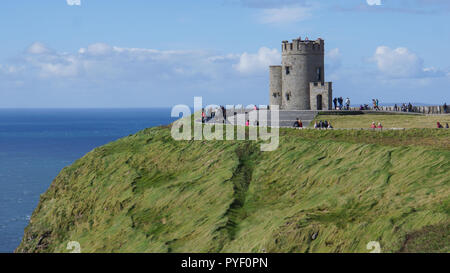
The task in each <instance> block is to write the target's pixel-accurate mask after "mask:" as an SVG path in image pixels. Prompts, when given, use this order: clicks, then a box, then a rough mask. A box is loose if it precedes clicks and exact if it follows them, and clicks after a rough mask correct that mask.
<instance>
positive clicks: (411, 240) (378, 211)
mask: <svg viewBox="0 0 450 273" xmlns="http://www.w3.org/2000/svg"><path fill="white" fill-rule="evenodd" d="M336 123H337V122H336ZM449 138H450V131H449V130H438V129H417V130H406V131H384V132H374V131H346V130H339V131H338V130H336V131H325V130H323V131H315V130H294V129H282V130H281V131H280V145H279V147H278V149H276V150H275V151H273V152H260V150H259V147H260V145H259V143H258V142H254V141H194V140H190V141H175V140H173V139H172V137H171V134H170V128H169V127H157V128H152V129H146V130H143V131H141V132H139V133H137V134H135V135H132V136H129V137H126V138H123V139H120V140H118V141H115V142H113V143H110V144H107V145H105V146H103V147H99V148H97V149H95V150H93V151H92V152H90V153H88V154H87V155H86V156H84V157H83V158H81V159H80V160H78V161H76V162H75V163H74V164H73V165H71V166H69V167H67V168H65V169H63V170H62V172H61V173H60V174H59V175H58V177H57V178H56V179H55V180H54V181H53V183H52V185H51V186H50V188H49V190H48V191H47V192H46V193H45V194H43V195H42V196H41V200H40V203H39V205H38V207H37V208H36V210H35V212H34V213H33V215H32V217H31V220H30V225H29V226H28V227H27V229H26V230H25V235H24V237H23V241H22V243H21V245H20V246H19V247H18V249H17V250H16V251H17V252H68V250H66V246H67V243H68V242H69V241H78V242H79V243H80V245H81V251H82V252H263V251H266V252H369V250H367V249H366V245H367V243H368V242H370V241H378V242H379V243H380V245H381V250H382V252H399V251H404V252H417V251H419V252H420V251H427V252H429V251H433V252H449V251H450V249H449V247H450V240H449V237H450V236H449V230H450V229H449V222H450V221H449V219H450V218H449V214H450V199H449V196H450V187H449V186H450V185H449V182H450V173H449V170H450V151H449ZM421 140H423V141H421ZM442 142H443V143H444V144H442Z"/></svg>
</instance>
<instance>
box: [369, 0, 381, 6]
mask: <svg viewBox="0 0 450 273" xmlns="http://www.w3.org/2000/svg"><path fill="white" fill-rule="evenodd" d="M366 1H367V5H369V6H381V0H366Z"/></svg>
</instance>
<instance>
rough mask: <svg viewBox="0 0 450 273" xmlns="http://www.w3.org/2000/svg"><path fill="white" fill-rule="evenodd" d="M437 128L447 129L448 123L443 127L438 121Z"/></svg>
mask: <svg viewBox="0 0 450 273" xmlns="http://www.w3.org/2000/svg"><path fill="white" fill-rule="evenodd" d="M437 128H439V129H442V128H445V129H449V127H448V123H445V127H444V125H442V124H441V123H440V122H439V121H438V122H437Z"/></svg>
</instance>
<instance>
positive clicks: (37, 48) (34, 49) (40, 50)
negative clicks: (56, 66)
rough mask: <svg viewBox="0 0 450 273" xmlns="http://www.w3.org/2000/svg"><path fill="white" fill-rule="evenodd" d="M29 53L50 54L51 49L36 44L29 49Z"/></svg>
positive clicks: (38, 43)
mask: <svg viewBox="0 0 450 273" xmlns="http://www.w3.org/2000/svg"><path fill="white" fill-rule="evenodd" d="M27 52H28V53H30V54H44V53H49V52H50V49H48V48H47V46H45V45H44V44H43V43H40V42H35V43H33V44H32V45H31V46H29V47H28V49H27Z"/></svg>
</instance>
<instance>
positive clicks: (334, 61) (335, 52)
mask: <svg viewBox="0 0 450 273" xmlns="http://www.w3.org/2000/svg"><path fill="white" fill-rule="evenodd" d="M325 62H326V63H325V65H326V68H327V70H328V71H330V72H334V71H335V70H336V69H338V68H339V67H340V66H341V65H342V54H341V51H340V50H339V48H333V49H331V50H329V51H328V52H327V53H326V54H325Z"/></svg>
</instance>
